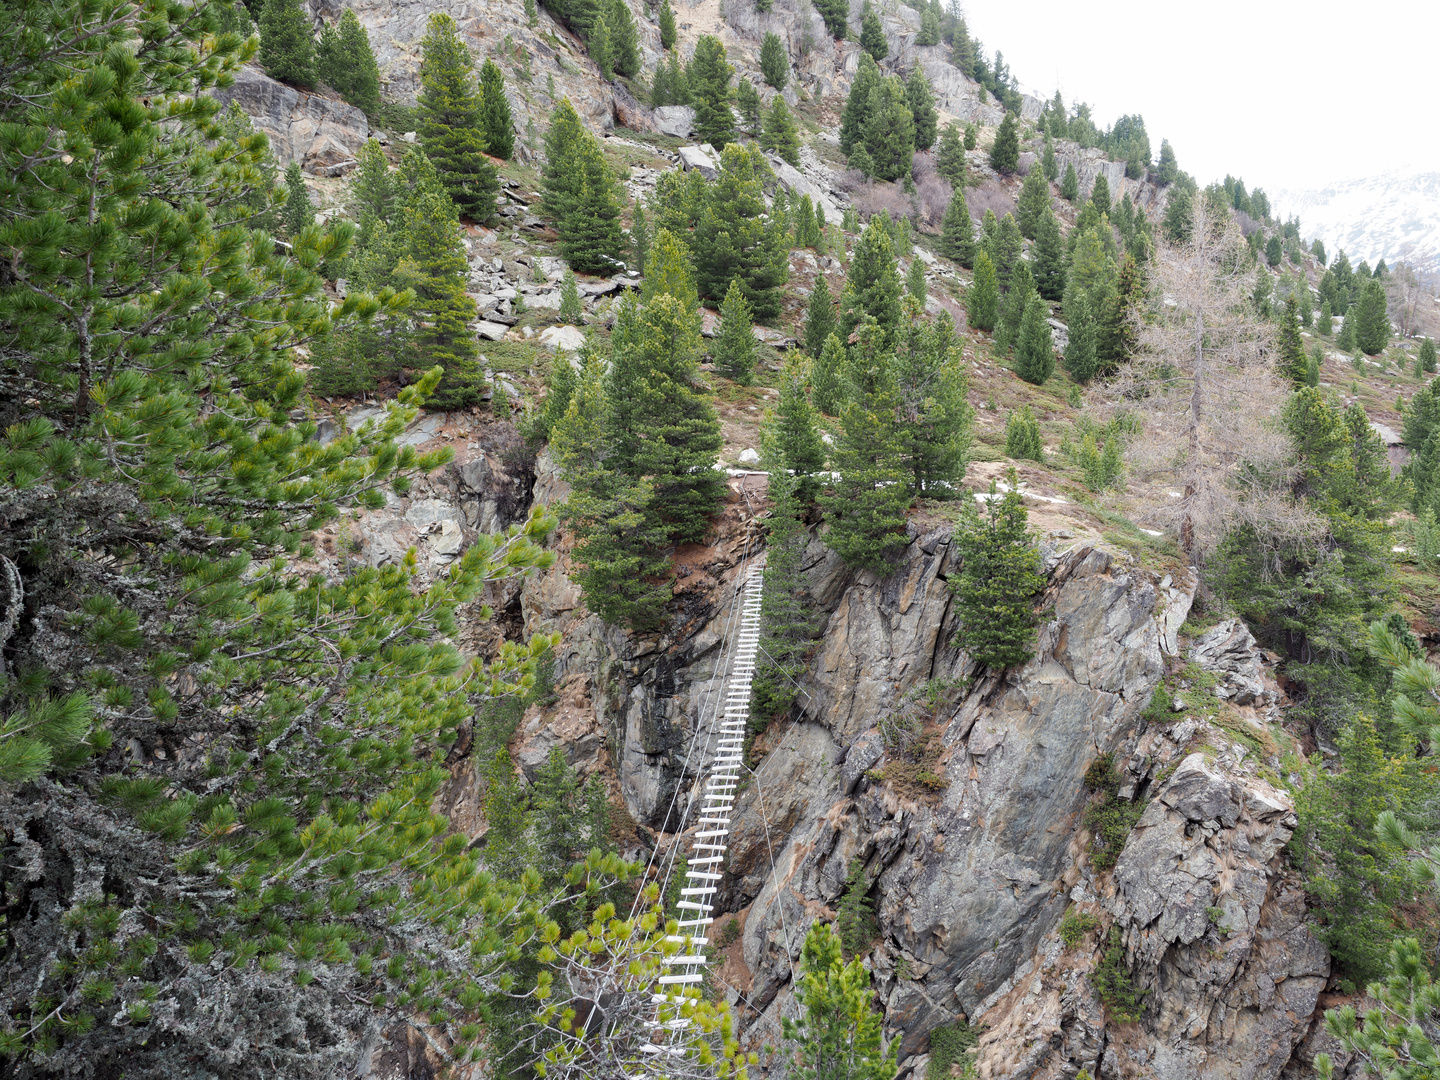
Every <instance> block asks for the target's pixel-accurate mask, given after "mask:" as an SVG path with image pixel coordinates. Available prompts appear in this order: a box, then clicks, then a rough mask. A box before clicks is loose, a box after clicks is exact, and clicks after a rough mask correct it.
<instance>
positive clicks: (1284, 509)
mask: <svg viewBox="0 0 1440 1080" xmlns="http://www.w3.org/2000/svg"><path fill="white" fill-rule="evenodd" d="M1254 276H1255V271H1254V267H1253V263H1252V260H1251V259H1250V257H1249V252H1248V250H1247V247H1246V244H1245V241H1244V239H1243V238H1242V237H1241V235H1240V231H1239V229H1238V228H1237V227H1236V225H1235V223H1234V221H1233V219H1232V218H1231V217H1230V215H1229V214H1228V213H1226V212H1224V211H1217V209H1216V208H1214V207H1211V206H1209V205H1207V202H1206V200H1204V199H1196V200H1195V208H1194V223H1193V228H1192V229H1191V239H1190V241H1189V242H1188V243H1187V244H1185V245H1183V246H1180V247H1175V248H1162V249H1161V251H1160V252H1159V253H1158V255H1157V257H1156V259H1155V262H1154V265H1153V268H1152V270H1151V274H1150V291H1151V298H1150V299H1151V302H1150V304H1149V310H1148V311H1147V312H1146V313H1145V314H1144V316H1143V317H1142V318H1140V319H1139V320H1138V327H1137V332H1138V340H1139V348H1138V351H1137V353H1136V355H1135V357H1134V359H1133V360H1132V361H1131V362H1130V363H1129V364H1127V365H1125V366H1124V367H1123V368H1122V370H1121V373H1120V375H1119V376H1118V377H1117V378H1116V379H1114V380H1113V381H1111V382H1110V383H1109V384H1108V386H1106V387H1105V388H1104V389H1103V390H1102V393H1103V395H1104V397H1105V399H1106V401H1107V403H1108V408H1109V409H1111V410H1117V409H1120V408H1124V409H1130V410H1134V411H1136V412H1138V413H1139V415H1140V416H1141V418H1142V421H1143V425H1144V431H1143V433H1142V434H1141V436H1140V437H1139V438H1137V439H1135V440H1134V441H1133V443H1132V446H1131V448H1130V451H1129V454H1128V456H1129V458H1130V461H1131V465H1132V468H1133V470H1134V475H1135V476H1136V477H1137V479H1148V480H1149V481H1151V482H1152V483H1154V484H1156V485H1157V486H1158V488H1159V490H1160V491H1161V492H1162V494H1161V496H1160V498H1159V500H1158V501H1157V504H1156V505H1155V506H1154V507H1153V509H1152V510H1151V511H1150V512H1149V513H1148V514H1147V515H1146V516H1147V517H1149V518H1151V519H1152V520H1154V521H1155V522H1156V523H1158V524H1162V525H1164V526H1167V527H1171V528H1173V529H1175V531H1176V533H1177V535H1178V537H1179V540H1180V545H1181V547H1182V548H1183V549H1184V550H1185V552H1186V554H1188V555H1190V556H1191V557H1192V558H1194V559H1196V561H1197V562H1199V561H1201V560H1203V559H1204V557H1205V556H1206V555H1207V554H1208V553H1209V552H1211V551H1213V550H1214V548H1215V546H1216V545H1217V544H1218V543H1219V542H1220V540H1221V539H1222V538H1223V537H1224V535H1225V534H1226V533H1227V532H1229V531H1230V530H1231V529H1233V528H1236V527H1238V526H1241V525H1247V524H1248V525H1253V526H1255V527H1256V528H1257V531H1258V532H1260V533H1261V534H1262V535H1265V536H1267V537H1273V538H1275V539H1276V540H1289V541H1291V542H1294V541H1299V540H1301V539H1303V538H1305V537H1308V536H1310V535H1313V533H1314V532H1315V529H1316V522H1315V521H1314V520H1313V518H1312V516H1311V515H1310V514H1308V513H1307V512H1306V511H1305V510H1304V509H1303V508H1301V507H1299V506H1298V505H1297V504H1296V502H1295V500H1294V499H1293V498H1292V496H1291V495H1290V492H1289V485H1288V483H1287V480H1288V462H1289V461H1290V459H1291V457H1292V454H1291V448H1290V445H1289V440H1288V439H1287V437H1286V435H1285V433H1284V431H1283V429H1282V427H1281V425H1280V422H1279V421H1280V414H1281V410H1282V409H1283V407H1284V403H1285V392H1286V391H1285V387H1284V385H1283V384H1282V383H1281V381H1280V379H1279V378H1278V377H1277V375H1276V372H1275V370H1274V360H1273V351H1274V350H1273V329H1272V327H1271V326H1270V324H1269V323H1267V322H1266V321H1265V320H1263V319H1262V318H1260V317H1259V316H1258V315H1257V314H1256V313H1255V310H1254V308H1253V306H1252V304H1251V302H1250V296H1251V292H1252V290H1253V287H1254Z"/></svg>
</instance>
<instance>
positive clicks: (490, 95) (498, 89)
mask: <svg viewBox="0 0 1440 1080" xmlns="http://www.w3.org/2000/svg"><path fill="white" fill-rule="evenodd" d="M480 93H481V95H482V98H483V100H484V105H483V107H482V109H481V115H482V116H483V117H484V118H485V143H486V151H487V152H488V153H490V154H491V155H493V156H494V157H498V158H503V159H505V160H506V161H509V160H510V158H511V157H513V156H514V154H515V121H514V119H513V118H512V117H511V115H510V102H509V101H508V100H506V97H505V76H504V75H503V74H502V73H501V71H500V67H499V65H497V64H496V63H495V61H494V60H489V59H487V60H486V61H485V63H484V64H483V65H482V66H481V68H480Z"/></svg>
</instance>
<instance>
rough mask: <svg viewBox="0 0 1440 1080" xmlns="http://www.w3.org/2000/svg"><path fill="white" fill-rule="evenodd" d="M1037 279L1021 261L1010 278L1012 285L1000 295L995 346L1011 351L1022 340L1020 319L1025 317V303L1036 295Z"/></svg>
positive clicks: (998, 348)
mask: <svg viewBox="0 0 1440 1080" xmlns="http://www.w3.org/2000/svg"><path fill="white" fill-rule="evenodd" d="M1035 295H1036V293H1035V279H1034V278H1033V277H1032V276H1031V274H1030V267H1029V266H1028V265H1027V264H1026V263H1023V262H1022V263H1020V264H1019V265H1018V266H1016V267H1015V272H1014V274H1012V275H1011V278H1010V287H1009V288H1008V289H1006V290H1005V292H1004V293H1003V294H1001V297H1000V312H999V315H998V316H997V318H996V322H995V348H996V350H997V351H999V352H1009V351H1010V350H1011V349H1013V348H1014V347H1015V343H1016V342H1017V341H1019V340H1020V321H1021V320H1022V319H1023V318H1024V317H1025V305H1026V304H1028V303H1029V302H1030V298H1031V297H1032V296H1035Z"/></svg>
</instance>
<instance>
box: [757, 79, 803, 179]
mask: <svg viewBox="0 0 1440 1080" xmlns="http://www.w3.org/2000/svg"><path fill="white" fill-rule="evenodd" d="M760 145H761V146H762V147H763V148H764V149H766V150H769V151H770V152H771V153H772V154H776V155H778V156H779V157H780V158H782V159H783V160H785V161H787V162H789V163H790V164H791V165H794V166H796V167H798V166H799V165H800V133H799V131H798V130H797V129H796V127H795V118H794V117H793V116H791V114H790V106H788V105H786V104H785V99H784V98H783V97H781V96H780V95H779V94H776V95H775V100H774V101H772V102H770V111H769V112H768V113H766V114H765V130H764V132H763V133H762V134H761V136H760Z"/></svg>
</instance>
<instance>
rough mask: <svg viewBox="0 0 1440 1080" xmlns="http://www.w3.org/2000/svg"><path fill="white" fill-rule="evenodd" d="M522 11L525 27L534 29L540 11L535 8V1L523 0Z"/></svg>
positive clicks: (538, 19)
mask: <svg viewBox="0 0 1440 1080" xmlns="http://www.w3.org/2000/svg"><path fill="white" fill-rule="evenodd" d="M524 10H525V25H526V26H528V27H530V28H531V29H532V30H533V29H534V28H535V24H536V23H538V22H539V21H540V11H539V9H538V8H537V7H536V6H535V0H525V5H524Z"/></svg>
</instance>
